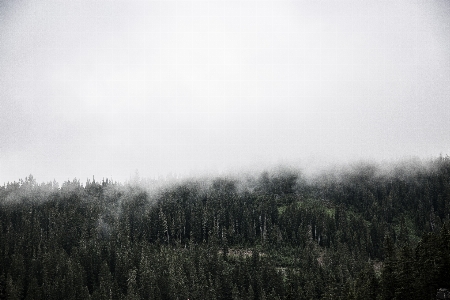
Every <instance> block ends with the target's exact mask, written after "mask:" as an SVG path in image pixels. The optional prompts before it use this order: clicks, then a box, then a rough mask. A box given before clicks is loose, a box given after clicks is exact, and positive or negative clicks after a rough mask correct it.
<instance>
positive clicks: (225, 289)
mask: <svg viewBox="0 0 450 300" xmlns="http://www.w3.org/2000/svg"><path fill="white" fill-rule="evenodd" d="M139 183H142V181H139V180H135V181H133V182H130V183H128V184H121V183H117V182H112V181H110V180H106V181H101V182H97V181H95V180H92V181H90V180H88V181H87V182H86V183H84V184H82V183H81V182H80V181H79V180H77V179H75V180H73V181H66V182H64V183H62V184H61V186H60V185H59V184H58V183H56V182H51V183H42V184H39V183H38V182H37V181H36V179H35V178H33V176H31V175H30V176H28V177H26V178H25V179H23V180H19V182H13V183H7V184H5V185H3V186H1V187H0V226H1V227H0V299H89V298H91V299H435V298H436V292H437V290H438V289H439V288H450V275H449V274H450V271H449V270H450V232H449V229H450V227H449V226H450V223H449V219H450V158H449V157H448V156H447V157H439V158H436V159H434V160H432V161H430V162H428V163H426V164H413V163H405V164H399V165H397V166H395V167H392V166H390V167H389V168H383V166H378V165H374V164H359V165H353V166H352V167H348V168H344V169H341V170H339V172H338V171H336V172H323V173H321V174H318V175H315V176H307V175H304V174H302V173H301V172H299V171H293V170H284V171H279V172H275V171H267V172H263V173H261V174H255V175H254V176H246V177H236V176H235V177H231V176H230V177H226V176H224V177H217V178H209V179H207V180H196V179H191V180H185V181H179V182H174V183H172V184H170V185H164V186H163V185H161V186H157V187H156V188H155V187H154V188H151V187H149V186H148V185H145V184H139ZM147 184H149V182H147Z"/></svg>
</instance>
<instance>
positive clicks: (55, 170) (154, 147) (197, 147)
mask: <svg viewBox="0 0 450 300" xmlns="http://www.w3.org/2000/svg"><path fill="white" fill-rule="evenodd" d="M440 153H442V154H443V155H445V154H450V1H446V0H442V1H433V0H429V1H428V0H427V1H425V0H424V1H413V0H408V1H392V0H389V1H383V0H376V1H359V0H358V1H346V0H342V1H341V0H339V1H332V0H330V1H301V0H300V1H283V0H277V1H246V0H241V1H229V0H227V1H216V0H211V1H165V0H163V1H135V0H126V1H124V0H102V1H100V0H99V1H92V0H67V1H65V0H51V1H50V0H29V1H25V0H18V1H7V0H0V183H1V184H3V183H4V182H8V181H14V180H18V179H19V178H24V177H25V176H27V175H28V174H33V176H34V177H36V178H37V180H38V182H43V181H46V182H47V181H51V180H53V179H56V180H57V181H59V182H60V183H61V182H62V181H65V180H67V179H70V180H72V179H73V178H74V177H77V178H79V179H81V181H82V182H84V181H85V180H86V178H88V177H89V178H91V177H92V175H95V176H96V179H98V178H102V177H104V178H111V177H112V178H113V179H115V180H119V181H123V180H126V179H128V178H129V177H130V175H131V174H134V172H135V170H136V169H137V170H139V173H140V174H141V176H146V177H152V176H158V175H163V176H164V175H167V174H169V173H175V174H181V175H190V174H196V173H198V172H213V173H214V172H224V171H225V172H226V171H228V170H231V169H234V168H247V167H251V166H259V167H261V166H266V165H274V164H279V163H281V164H295V165H296V166H299V167H302V165H301V164H302V163H308V162H309V163H310V162H311V161H312V162H314V161H315V162H331V161H338V162H343V161H351V160H361V159H364V160H376V161H383V160H395V159H400V158H408V157H422V158H427V157H433V156H438V155H439V154H440Z"/></svg>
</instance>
